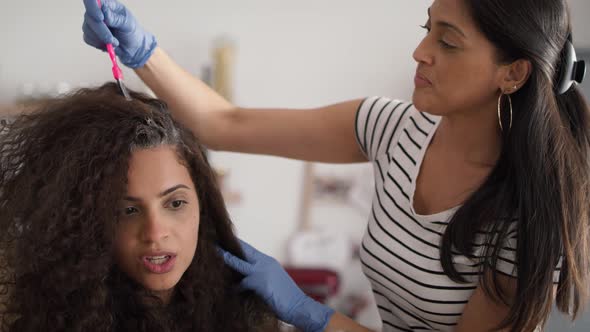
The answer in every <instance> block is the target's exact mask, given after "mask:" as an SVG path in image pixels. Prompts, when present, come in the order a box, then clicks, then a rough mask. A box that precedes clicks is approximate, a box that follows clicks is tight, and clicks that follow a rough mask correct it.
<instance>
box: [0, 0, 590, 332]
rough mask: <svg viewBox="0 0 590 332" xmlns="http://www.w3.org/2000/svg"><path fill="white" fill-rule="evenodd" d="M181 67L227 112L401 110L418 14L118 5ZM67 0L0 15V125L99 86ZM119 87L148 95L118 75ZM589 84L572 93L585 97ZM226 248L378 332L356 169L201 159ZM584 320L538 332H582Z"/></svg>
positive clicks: (409, 9) (373, 3) (587, 40)
mask: <svg viewBox="0 0 590 332" xmlns="http://www.w3.org/2000/svg"><path fill="white" fill-rule="evenodd" d="M124 3H125V4H126V5H127V6H128V7H129V8H130V9H131V10H132V11H133V13H134V14H135V16H136V17H137V18H138V19H139V22H140V23H141V24H142V25H143V26H144V27H145V28H146V29H147V30H149V31H151V32H152V33H154V34H155V35H156V37H157V39H158V41H159V44H160V46H161V47H162V48H164V49H165V50H166V51H167V52H168V53H169V54H170V55H171V56H172V57H173V58H174V59H175V60H176V61H177V62H178V63H180V65H181V66H183V67H184V68H185V69H187V70H188V71H189V72H191V73H192V74H194V75H196V76H198V77H201V78H202V79H204V80H205V81H207V82H209V83H210V84H211V85H212V86H213V87H214V88H216V89H217V90H218V91H220V92H221V93H223V94H224V95H226V96H227V97H228V98H230V99H231V100H232V101H233V102H234V103H236V104H238V105H240V106H245V107H248V106H257V107H274V106H278V107H281V106H282V107H292V108H300V107H314V106H320V105H325V104H329V103H333V102H338V101H342V100H348V99H354V98H361V97H365V96H371V95H384V96H390V97H393V98H399V99H406V100H408V99H409V98H410V96H411V92H412V89H413V81H412V80H413V76H414V71H415V63H414V61H413V59H412V51H413V50H414V48H415V47H416V46H417V45H418V43H419V41H420V39H421V38H422V37H423V35H424V30H422V29H421V28H419V25H421V24H424V23H425V22H426V19H427V15H426V10H427V8H428V6H429V5H430V3H431V1H427V0H413V1H399V0H369V1H367V0H362V1H361V0H321V1H317V0H316V1H314V0H299V1H282V0H278V1H277V0H274V1H273V0H250V1H238V0H215V1H212V0H210V1H205V0H168V1H165V2H164V1H154V0H127V1H124ZM569 3H570V6H571V9H572V17H573V26H574V42H575V44H576V47H577V49H578V55H579V56H580V57H584V58H586V59H590V21H589V20H588V19H587V17H588V15H589V14H590V1H588V0H570V1H569ZM83 13H84V8H83V5H82V1H81V0H76V1H72V0H54V1H38V0H35V1H33V0H19V1H10V2H9V1H3V5H2V10H1V11H0V41H1V43H2V44H1V45H2V46H0V117H2V118H10V116H11V115H12V114H15V113H17V112H19V111H20V110H21V109H22V106H23V105H27V104H29V103H31V101H35V100H39V99H42V98H46V97H53V96H57V95H59V94H62V93H67V92H69V91H71V90H74V89H77V88H79V87H85V86H95V85H100V84H102V83H104V82H106V81H109V80H112V76H111V71H110V67H111V66H110V63H109V59H108V56H107V55H106V54H105V53H102V52H99V51H97V50H95V49H92V48H90V47H89V46H87V45H85V44H84V42H83V41H82V31H81V26H82V18H83ZM125 75H126V76H125V81H126V83H127V84H128V85H129V87H131V88H133V89H136V90H139V91H145V92H148V91H147V89H146V88H145V87H144V86H143V85H142V84H141V83H140V81H139V80H138V79H137V77H135V75H134V74H133V72H132V71H130V70H127V69H125ZM588 81H590V79H587V82H586V83H585V86H584V88H585V91H586V92H587V96H590V84H589V82H588ZM211 159H212V162H213V164H214V166H215V168H216V169H217V171H218V173H219V180H220V183H221V185H222V188H223V191H224V194H225V197H226V200H227V205H228V209H229V211H230V214H231V216H232V219H233V221H234V223H235V227H236V231H237V233H238V235H239V236H240V237H242V238H243V239H245V240H247V241H249V242H250V243H252V244H253V245H254V246H256V247H257V248H259V249H260V250H262V251H264V252H266V253H267V254H269V255H272V256H274V257H276V258H277V259H278V260H279V261H281V263H283V264H284V265H285V266H288V267H290V268H291V270H290V272H291V273H292V275H293V276H294V277H295V278H296V279H297V280H298V281H299V282H300V284H301V285H302V286H303V287H304V288H305V289H306V290H307V291H308V292H309V293H313V294H314V296H317V297H318V298H320V299H322V300H325V301H326V302H329V303H330V304H332V305H333V306H334V307H335V308H337V309H339V310H341V311H342V312H344V313H347V314H349V315H350V316H352V317H354V318H355V319H357V320H358V321H360V322H361V323H363V324H365V325H367V326H369V327H372V328H375V329H378V328H380V322H379V318H378V315H377V312H376V310H375V308H374V304H373V302H372V301H373V300H372V294H371V291H370V288H369V284H368V282H367V281H366V280H365V279H364V277H363V276H362V274H361V271H360V264H359V262H358V246H359V244H360V239H361V238H362V235H363V233H364V228H365V225H366V219H367V216H368V210H369V206H370V200H371V197H372V169H371V166H370V165H338V166H335V165H325V164H309V163H303V162H298V161H292V160H286V159H281V158H274V157H263V156H249V155H240V154H229V153H221V152H212V153H211ZM589 330H590V315H588V314H587V315H586V316H585V317H582V318H581V319H580V320H579V321H577V322H576V323H575V325H573V326H572V325H570V323H569V322H567V321H566V320H564V319H563V318H562V317H560V316H559V315H554V317H552V319H551V321H550V323H549V325H548V327H547V331H589Z"/></svg>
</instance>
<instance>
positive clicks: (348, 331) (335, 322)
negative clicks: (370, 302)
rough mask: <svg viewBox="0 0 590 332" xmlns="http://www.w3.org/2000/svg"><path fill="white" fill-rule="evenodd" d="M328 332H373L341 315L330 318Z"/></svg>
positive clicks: (336, 314)
mask: <svg viewBox="0 0 590 332" xmlns="http://www.w3.org/2000/svg"><path fill="white" fill-rule="evenodd" d="M326 332H373V331H372V330H369V329H368V328H366V327H364V326H362V325H359V324H358V323H357V322H355V321H353V320H352V319H350V318H348V317H346V316H344V315H343V314H341V313H338V312H337V313H335V314H334V315H332V318H330V322H329V323H328V326H327V327H326Z"/></svg>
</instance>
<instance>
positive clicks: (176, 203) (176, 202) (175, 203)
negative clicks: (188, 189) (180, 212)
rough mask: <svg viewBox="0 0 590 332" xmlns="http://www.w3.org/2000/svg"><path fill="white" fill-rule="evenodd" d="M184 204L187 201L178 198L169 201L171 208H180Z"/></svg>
mask: <svg viewBox="0 0 590 332" xmlns="http://www.w3.org/2000/svg"><path fill="white" fill-rule="evenodd" d="M184 204H187V202H186V201H183V200H180V199H177V200H174V201H172V202H171V203H170V206H171V207H172V208H173V209H175V210H176V209H180V208H181V207H182V206H183V205H184Z"/></svg>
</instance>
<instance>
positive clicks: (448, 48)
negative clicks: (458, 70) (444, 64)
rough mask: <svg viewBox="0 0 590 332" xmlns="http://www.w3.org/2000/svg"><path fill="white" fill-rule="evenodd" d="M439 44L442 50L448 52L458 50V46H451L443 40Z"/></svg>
mask: <svg viewBox="0 0 590 332" xmlns="http://www.w3.org/2000/svg"><path fill="white" fill-rule="evenodd" d="M438 43H439V44H440V46H441V47H442V48H444V49H447V50H454V49H456V48H457V46H454V45H451V44H449V43H447V42H446V41H444V40H442V39H441V40H439V41H438Z"/></svg>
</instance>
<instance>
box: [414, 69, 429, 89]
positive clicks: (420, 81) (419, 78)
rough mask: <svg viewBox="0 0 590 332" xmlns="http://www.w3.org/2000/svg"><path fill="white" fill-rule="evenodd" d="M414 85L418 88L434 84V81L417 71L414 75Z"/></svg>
mask: <svg viewBox="0 0 590 332" xmlns="http://www.w3.org/2000/svg"><path fill="white" fill-rule="evenodd" d="M414 85H415V86H416V88H428V87H431V86H432V82H431V81H430V80H429V79H428V78H427V77H426V76H425V75H424V74H421V73H419V72H417V71H416V76H415V77H414Z"/></svg>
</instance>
